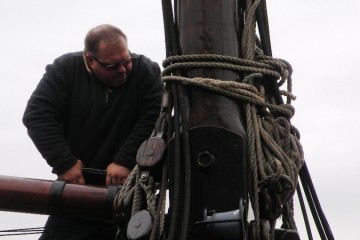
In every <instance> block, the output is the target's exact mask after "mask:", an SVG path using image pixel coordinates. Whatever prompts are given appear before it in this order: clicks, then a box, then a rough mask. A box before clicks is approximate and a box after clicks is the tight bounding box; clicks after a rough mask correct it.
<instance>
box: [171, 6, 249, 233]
mask: <svg viewBox="0 0 360 240" xmlns="http://www.w3.org/2000/svg"><path fill="white" fill-rule="evenodd" d="M175 11H176V12H175V26H176V30H177V34H178V45H179V46H178V47H179V55H193V54H219V55H226V56H233V57H241V55H242V54H241V47H240V46H241V35H242V28H243V25H244V23H243V20H242V19H243V18H242V16H241V15H242V14H243V13H242V1H240V0H239V1H236V0H229V1H217V0H197V1H191V0H177V1H175ZM181 73H182V76H186V77H188V78H193V77H202V78H212V79H219V80H230V81H241V75H240V74H238V73H235V72H233V71H229V70H224V69H207V68H205V69H204V68H203V69H191V70H182V71H181ZM184 98H185V101H184V102H185V103H186V106H185V108H186V111H187V124H188V129H189V130H188V135H189V148H190V158H191V171H190V172H191V174H188V175H187V174H186V173H185V174H184V178H185V184H184V186H185V187H184V188H186V186H189V185H190V188H191V191H190V192H191V194H190V195H191V197H190V199H191V201H190V204H189V205H190V206H189V209H187V205H186V204H185V205H181V203H180V204H179V207H178V208H179V209H181V208H184V211H189V214H188V216H189V217H188V219H185V218H186V217H187V215H186V214H184V215H183V218H182V219H181V220H179V222H181V223H182V224H185V225H186V227H185V228H188V234H186V235H187V236H184V232H185V231H187V230H186V229H185V230H184V228H183V229H182V230H178V229H179V227H178V229H174V228H170V233H171V234H173V235H172V236H181V237H180V238H179V239H185V238H186V239H198V237H199V236H201V239H208V237H209V236H208V234H211V233H210V232H209V231H207V230H206V228H207V227H211V225H206V224H202V223H204V222H205V221H204V220H206V219H207V218H209V217H211V216H212V215H213V214H214V213H221V212H229V211H234V210H237V209H239V208H240V205H242V204H245V203H246V202H247V189H246V186H247V180H246V179H247V178H246V174H247V170H246V163H245V138H246V133H245V126H244V124H243V122H244V121H243V119H242V118H243V112H242V111H243V110H242V109H241V107H239V106H240V105H239V104H238V103H236V102H235V101H234V100H232V99H230V98H228V97H225V96H221V95H217V94H214V93H213V92H209V91H207V90H203V89H200V88H196V87H187V88H184ZM185 171H186V170H185ZM190 175H191V177H189V176H190ZM188 178H190V179H188ZM186 181H191V183H190V184H189V185H186ZM184 193H185V195H186V190H185V191H184ZM185 198H186V197H185ZM174 201H175V202H176V200H174ZM185 201H186V200H185ZM178 212H179V211H177V213H176V214H178ZM178 215H179V214H178ZM241 217H243V216H241ZM173 221H174V219H173ZM174 222H175V224H174ZM174 222H170V224H171V225H177V222H176V221H174ZM200 225H202V226H206V227H205V228H204V227H201V226H200ZM198 226H200V227H198ZM173 232H175V233H173ZM194 232H196V233H197V234H199V235H196V234H193V233H194ZM209 238H210V237H209Z"/></svg>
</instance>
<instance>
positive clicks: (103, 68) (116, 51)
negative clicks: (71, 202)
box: [85, 37, 132, 87]
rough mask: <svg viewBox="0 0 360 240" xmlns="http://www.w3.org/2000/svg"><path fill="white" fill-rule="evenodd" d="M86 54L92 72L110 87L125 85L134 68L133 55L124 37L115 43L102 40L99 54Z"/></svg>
mask: <svg viewBox="0 0 360 240" xmlns="http://www.w3.org/2000/svg"><path fill="white" fill-rule="evenodd" d="M85 56H86V60H87V62H88V64H89V67H90V69H91V70H92V72H93V73H94V74H95V75H96V76H97V78H98V79H99V80H100V81H102V82H103V83H105V84H106V85H108V86H110V87H120V86H121V85H123V84H124V83H125V82H126V80H127V77H128V75H129V74H130V71H131V69H132V57H131V55H130V52H129V49H128V47H127V42H126V40H125V39H124V38H122V37H120V41H119V42H118V43H117V44H114V45H107V44H105V43H104V42H103V41H102V42H100V44H99V50H98V54H97V56H92V55H90V54H86V55H85Z"/></svg>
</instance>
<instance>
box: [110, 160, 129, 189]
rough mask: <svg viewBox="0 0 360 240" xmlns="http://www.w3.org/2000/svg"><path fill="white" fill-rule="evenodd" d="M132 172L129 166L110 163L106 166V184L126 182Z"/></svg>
mask: <svg viewBox="0 0 360 240" xmlns="http://www.w3.org/2000/svg"><path fill="white" fill-rule="evenodd" d="M130 173H131V171H130V170H129V169H128V168H126V167H123V166H120V165H117V164H115V163H110V164H109V166H108V167H107V168H106V186H109V185H122V184H124V183H125V180H126V179H127V177H128V176H129V174H130Z"/></svg>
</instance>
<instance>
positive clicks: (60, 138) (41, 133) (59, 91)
mask: <svg viewBox="0 0 360 240" xmlns="http://www.w3.org/2000/svg"><path fill="white" fill-rule="evenodd" d="M61 70H62V68H61V65H60V64H59V63H58V62H57V61H56V60H55V62H54V64H51V65H48V66H47V67H46V73H45V74H44V76H43V78H42V79H41V80H40V82H39V84H38V86H37V87H36V89H35V91H34V92H33V94H32V95H31V97H30V99H29V101H28V104H27V106H26V109H25V113H24V116H23V123H24V125H25V126H26V127H27V130H28V134H29V136H30V138H31V139H32V141H33V142H34V144H35V146H36V147H37V149H38V150H39V152H40V153H41V155H42V156H43V158H45V159H46V161H47V163H48V164H49V165H50V166H51V167H53V173H56V174H58V175H61V174H62V173H65V172H66V171H67V170H69V169H70V168H72V167H73V166H74V165H75V164H76V163H77V159H76V158H75V157H74V156H73V154H72V153H71V151H70V148H69V146H68V143H67V141H66V140H65V137H64V131H63V126H64V116H65V115H66V112H65V111H66V109H67V108H66V105H67V101H68V94H67V93H68V91H69V88H70V86H69V81H68V82H67V81H66V80H67V79H66V77H65V76H64V75H63V73H62V71H61Z"/></svg>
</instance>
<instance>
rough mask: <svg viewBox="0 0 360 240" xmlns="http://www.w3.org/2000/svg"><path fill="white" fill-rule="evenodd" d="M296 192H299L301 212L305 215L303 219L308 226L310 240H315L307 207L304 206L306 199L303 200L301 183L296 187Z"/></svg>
mask: <svg viewBox="0 0 360 240" xmlns="http://www.w3.org/2000/svg"><path fill="white" fill-rule="evenodd" d="M296 190H297V195H298V198H299V202H300V207H301V211H302V213H303V218H304V223H305V226H306V232H307V235H308V238H309V240H313V236H312V232H311V227H310V224H309V218H308V214H307V211H306V207H305V204H304V198H303V195H302V192H301V188H300V183H298V185H297V186H296Z"/></svg>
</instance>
